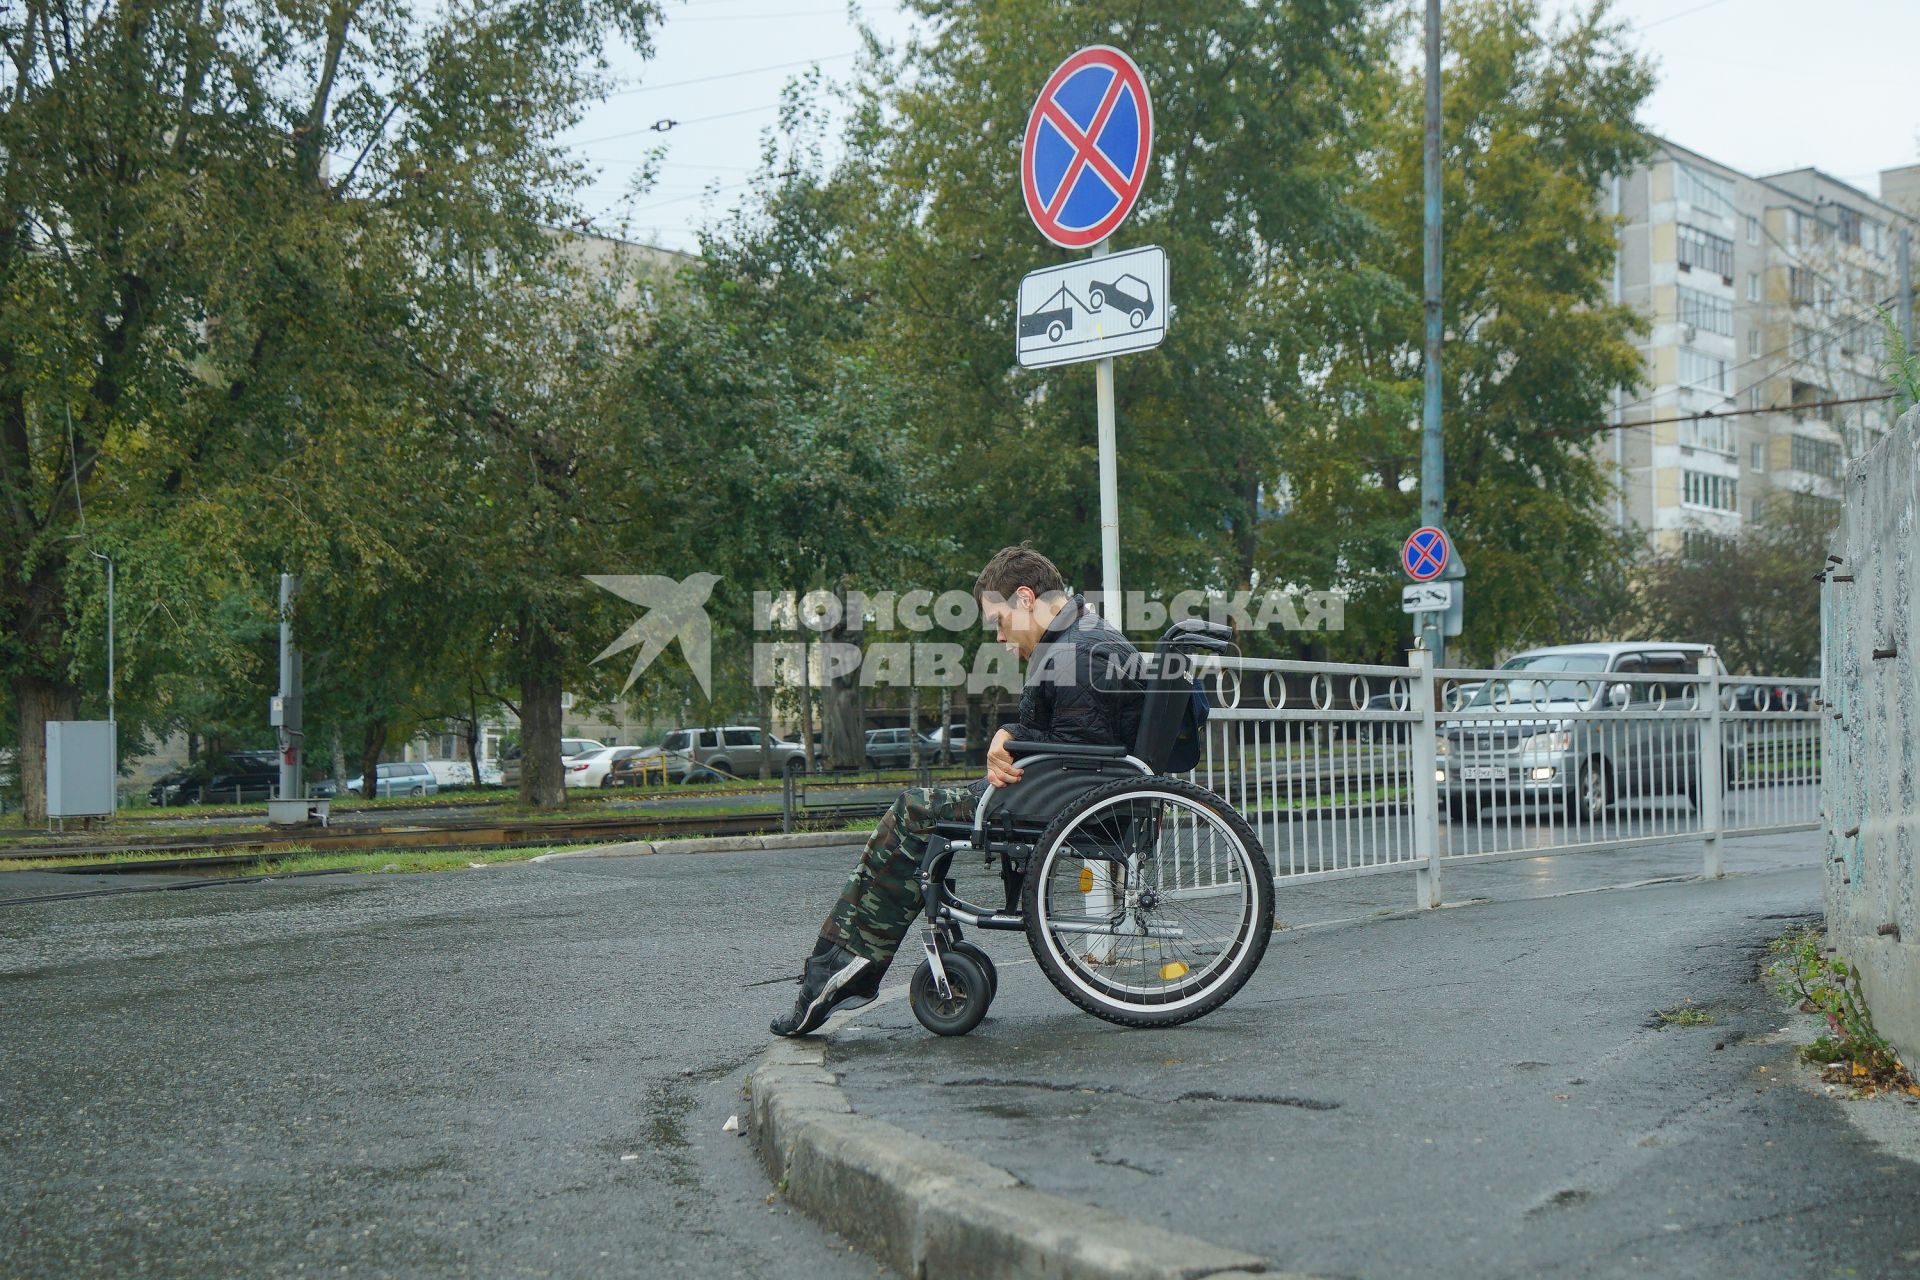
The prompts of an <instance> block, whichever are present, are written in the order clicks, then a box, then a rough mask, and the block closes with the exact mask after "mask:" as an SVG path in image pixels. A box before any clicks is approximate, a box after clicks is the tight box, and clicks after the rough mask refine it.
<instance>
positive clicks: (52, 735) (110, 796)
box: [47, 720, 116, 818]
mask: <svg viewBox="0 0 1920 1280" xmlns="http://www.w3.org/2000/svg"><path fill="white" fill-rule="evenodd" d="M113 757H114V750H113V722H112V721H111V720H49V721H47V816H48V817H49V818H97V817H101V816H103V815H106V814H111V813H113V812H114V810H115V807H116V806H115V804H114V787H113V783H114V774H115V770H114V758H113Z"/></svg>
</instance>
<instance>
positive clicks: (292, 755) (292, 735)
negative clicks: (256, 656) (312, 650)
mask: <svg viewBox="0 0 1920 1280" xmlns="http://www.w3.org/2000/svg"><path fill="white" fill-rule="evenodd" d="M299 589H300V580H299V579H298V578H296V577H294V576H293V575H292V574H290V573H283V574H281V575H280V696H279V697H278V698H275V699H274V702H275V703H276V704H277V712H278V714H276V715H275V716H274V717H273V724H274V727H275V728H276V729H277V730H278V731H279V740H280V799H282V800H302V799H305V798H306V794H307V789H306V784H305V783H304V782H303V781H302V780H301V774H302V773H304V772H305V770H304V769H303V768H302V767H301V763H300V760H301V756H302V755H304V754H305V750H306V735H305V734H304V733H302V732H301V723H300V722H301V717H300V698H301V690H300V650H299V649H297V648H295V647H294V643H293V596H294V593H295V592H296V591H298V590H299Z"/></svg>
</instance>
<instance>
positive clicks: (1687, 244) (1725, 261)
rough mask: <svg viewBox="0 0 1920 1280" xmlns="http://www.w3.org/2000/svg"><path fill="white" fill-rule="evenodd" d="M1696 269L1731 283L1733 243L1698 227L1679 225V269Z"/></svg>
mask: <svg viewBox="0 0 1920 1280" xmlns="http://www.w3.org/2000/svg"><path fill="white" fill-rule="evenodd" d="M1695 267H1698V268H1700V269H1701V270H1702V271H1707V272H1711V273H1712V274H1714V275H1716V276H1720V277H1722V278H1724V279H1725V280H1726V281H1727V283H1729V284H1731V283H1733V241H1731V240H1729V239H1727V238H1726V237H1725V236H1717V235H1715V234H1713V232H1711V231H1702V230H1701V229H1700V228H1699V227H1692V226H1688V225H1687V224H1686V223H1684V222H1683V223H1681V224H1680V269H1681V270H1682V271H1691V270H1693V268H1695Z"/></svg>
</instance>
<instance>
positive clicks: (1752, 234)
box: [1747, 214, 1760, 244]
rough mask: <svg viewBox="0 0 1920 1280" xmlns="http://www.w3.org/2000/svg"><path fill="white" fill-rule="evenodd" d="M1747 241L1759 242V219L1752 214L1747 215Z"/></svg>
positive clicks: (1749, 242) (1750, 242)
mask: <svg viewBox="0 0 1920 1280" xmlns="http://www.w3.org/2000/svg"><path fill="white" fill-rule="evenodd" d="M1747 243H1748V244H1759V243H1760V219H1758V218H1756V217H1754V216H1753V215H1752V214H1748V215H1747Z"/></svg>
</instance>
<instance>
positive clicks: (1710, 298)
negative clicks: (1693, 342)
mask: <svg viewBox="0 0 1920 1280" xmlns="http://www.w3.org/2000/svg"><path fill="white" fill-rule="evenodd" d="M1680 323H1681V324H1684V325H1691V326H1692V327H1694V328H1695V329H1704V330H1705V331H1706V332H1708V333H1717V334H1720V335H1721V336H1722V337H1727V338H1731V337H1732V336H1733V303H1732V302H1731V301H1729V300H1728V299H1726V298H1716V297H1715V296H1714V295H1713V294H1711V293H1703V292H1702V291H1700V290H1699V289H1689V288H1687V286H1685V285H1681V286H1680Z"/></svg>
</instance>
